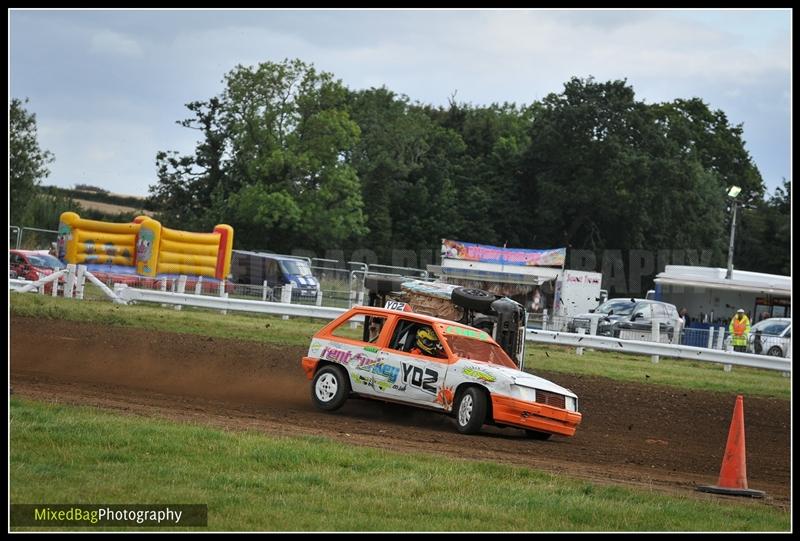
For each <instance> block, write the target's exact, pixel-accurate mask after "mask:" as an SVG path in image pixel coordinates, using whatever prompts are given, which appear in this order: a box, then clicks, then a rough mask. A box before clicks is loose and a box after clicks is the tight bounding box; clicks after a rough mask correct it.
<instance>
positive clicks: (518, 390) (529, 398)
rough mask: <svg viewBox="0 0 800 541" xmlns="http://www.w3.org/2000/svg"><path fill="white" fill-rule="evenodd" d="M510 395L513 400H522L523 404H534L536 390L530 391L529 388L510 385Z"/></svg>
mask: <svg viewBox="0 0 800 541" xmlns="http://www.w3.org/2000/svg"><path fill="white" fill-rule="evenodd" d="M511 395H512V396H513V397H514V398H517V399H519V400H524V401H525V402H536V389H531V388H530V387H524V386H522V385H512V386H511Z"/></svg>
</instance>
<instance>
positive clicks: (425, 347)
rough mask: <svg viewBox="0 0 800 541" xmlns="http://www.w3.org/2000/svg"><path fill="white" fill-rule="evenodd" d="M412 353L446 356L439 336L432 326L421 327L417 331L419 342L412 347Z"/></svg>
mask: <svg viewBox="0 0 800 541" xmlns="http://www.w3.org/2000/svg"><path fill="white" fill-rule="evenodd" d="M411 353H413V354H414V355H430V356H431V357H444V356H445V353H444V348H442V344H441V342H439V338H438V337H437V336H436V333H435V332H434V330H433V329H432V328H430V327H421V328H420V329H419V330H418V331H417V342H416V344H415V345H414V347H413V348H411Z"/></svg>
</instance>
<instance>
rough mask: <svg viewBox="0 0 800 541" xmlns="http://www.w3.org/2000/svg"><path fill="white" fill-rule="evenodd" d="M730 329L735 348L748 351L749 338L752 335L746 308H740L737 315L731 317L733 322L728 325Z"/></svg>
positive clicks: (735, 349)
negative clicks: (745, 311)
mask: <svg viewBox="0 0 800 541" xmlns="http://www.w3.org/2000/svg"><path fill="white" fill-rule="evenodd" d="M728 331H729V332H730V333H731V341H732V342H733V350H734V351H741V352H742V353H744V352H745V351H747V339H748V337H749V336H750V318H748V317H747V314H745V313H744V310H743V309H741V308H739V309H738V310H737V311H736V315H735V316H733V319H731V324H730V325H729V326H728Z"/></svg>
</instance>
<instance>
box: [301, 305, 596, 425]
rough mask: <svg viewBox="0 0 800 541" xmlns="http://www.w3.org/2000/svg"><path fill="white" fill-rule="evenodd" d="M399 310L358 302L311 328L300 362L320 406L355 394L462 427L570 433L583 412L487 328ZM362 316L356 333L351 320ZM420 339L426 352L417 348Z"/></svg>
mask: <svg viewBox="0 0 800 541" xmlns="http://www.w3.org/2000/svg"><path fill="white" fill-rule="evenodd" d="M402 310H403V311H400V310H395V309H387V308H375V307H369V306H357V307H354V308H351V309H350V310H348V311H347V312H345V313H344V314H342V315H341V316H339V317H338V318H337V319H335V320H334V321H332V322H331V323H329V324H328V325H326V326H325V327H323V328H322V329H321V330H320V331H319V332H317V333H316V334H315V335H314V337H313V338H312V340H311V345H310V346H309V349H308V354H307V355H306V356H305V357H303V359H302V367H303V370H304V372H305V374H306V376H307V377H308V379H309V380H311V399H312V402H313V403H314V405H315V406H316V407H317V408H318V409H320V410H324V411H331V410H335V409H338V408H340V407H341V406H342V405H343V404H344V403H345V401H346V400H347V399H348V397H350V396H358V397H364V398H370V399H377V400H383V401H387V402H397V403H401V404H407V405H410V406H416V407H420V408H426V409H433V410H438V411H440V412H444V413H447V414H450V415H452V416H454V417H455V420H456V427H457V429H458V431H459V432H462V433H465V434H473V433H477V432H479V431H480V430H481V427H482V426H483V425H484V424H485V423H491V424H494V425H497V426H511V427H516V428H521V429H524V430H525V431H526V434H527V435H528V436H529V437H531V438H534V439H542V440H544V439H548V438H549V437H550V436H551V435H553V434H558V435H562V436H572V435H574V434H575V429H576V427H577V426H578V425H579V424H580V422H581V414H580V413H579V411H578V397H577V396H576V395H575V394H574V393H573V392H572V391H570V390H568V389H565V388H564V387H561V386H559V385H556V384H555V383H553V382H551V381H548V380H546V379H544V378H540V377H537V376H534V375H532V374H529V373H527V372H522V371H521V370H517V368H516V365H515V364H514V362H513V361H512V360H511V359H510V358H509V356H508V355H507V354H506V353H505V352H504V351H503V349H502V348H501V347H500V345H499V344H497V342H495V341H494V340H493V339H492V337H491V336H489V334H488V333H486V332H485V331H482V330H480V329H477V328H475V327H470V326H467V325H463V324H460V323H456V322H454V321H450V320H447V319H442V318H437V317H432V316H426V315H422V314H417V313H414V312H412V311H408V305H406V306H404V307H403V308H402ZM362 320H363V329H362V332H361V333H355V332H354V330H353V329H352V328H351V325H350V324H351V323H354V322H361V321H362ZM424 334H427V335H428V336H429V337H430V338H431V340H427V339H423V338H420V337H421V336H423V335H424ZM434 338H435V340H434ZM420 340H424V341H425V342H424V344H423V345H425V349H427V350H428V351H430V353H424V352H423V351H422V350H419V349H415V348H419V347H420V343H421V342H420ZM433 344H435V345H436V346H438V347H435V346H434V345H433Z"/></svg>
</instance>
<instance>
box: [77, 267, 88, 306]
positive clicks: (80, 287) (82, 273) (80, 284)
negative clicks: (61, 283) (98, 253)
mask: <svg viewBox="0 0 800 541" xmlns="http://www.w3.org/2000/svg"><path fill="white" fill-rule="evenodd" d="M85 285H86V265H78V274H77V282H76V284H75V297H76V298H78V299H81V300H83V291H84V286H85Z"/></svg>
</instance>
